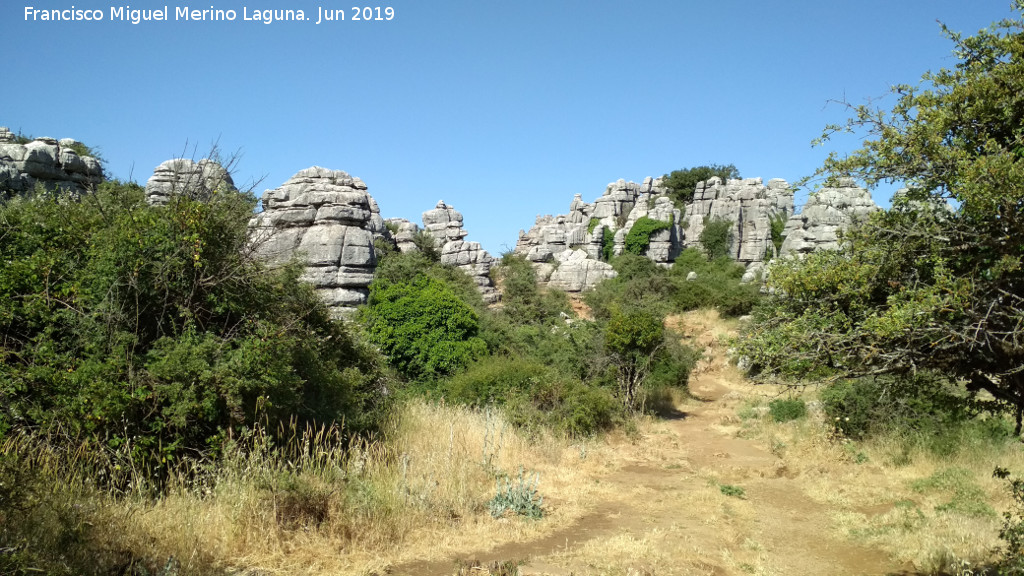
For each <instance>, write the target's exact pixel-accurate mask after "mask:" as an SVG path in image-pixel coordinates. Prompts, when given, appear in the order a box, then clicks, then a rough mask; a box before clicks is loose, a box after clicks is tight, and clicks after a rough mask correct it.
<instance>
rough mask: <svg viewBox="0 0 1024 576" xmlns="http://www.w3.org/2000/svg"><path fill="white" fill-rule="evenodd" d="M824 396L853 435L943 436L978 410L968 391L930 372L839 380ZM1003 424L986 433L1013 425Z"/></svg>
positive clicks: (829, 410) (832, 414)
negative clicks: (892, 433) (965, 392)
mask: <svg viewBox="0 0 1024 576" xmlns="http://www.w3.org/2000/svg"><path fill="white" fill-rule="evenodd" d="M821 400H822V403H823V404H824V408H825V414H826V415H827V416H828V417H829V418H830V419H831V420H832V421H833V422H834V423H835V426H836V427H837V428H838V429H839V430H841V431H842V432H843V434H845V435H846V436H848V437H850V438H854V439H863V438H866V437H869V436H871V435H875V434H880V433H887V432H893V431H899V432H901V433H922V434H923V435H924V436H930V437H932V438H935V439H939V440H940V441H941V438H940V437H941V435H942V434H948V433H951V432H953V431H955V430H956V429H958V428H960V427H962V426H963V425H965V424H966V423H968V422H969V421H971V419H972V416H974V414H975V413H976V411H974V410H972V404H971V403H970V402H968V400H967V398H966V397H965V394H964V393H962V392H957V391H955V390H951V389H950V388H949V385H948V384H946V383H945V382H944V381H943V379H941V378H939V377H937V376H935V375H932V374H927V373H920V374H918V375H916V376H900V377H897V376H888V377H869V378H858V379H851V380H844V381H840V382H837V383H835V384H832V385H830V386H829V387H827V388H825V389H824V390H822V392H821ZM1002 428H1003V427H1002V426H999V425H996V426H995V427H994V428H991V429H990V430H989V431H988V432H986V434H990V435H994V436H996V437H998V436H1000V435H1004V434H1005V433H1006V432H1008V430H1002V431H1000V429H1002ZM934 445H936V446H938V444H934Z"/></svg>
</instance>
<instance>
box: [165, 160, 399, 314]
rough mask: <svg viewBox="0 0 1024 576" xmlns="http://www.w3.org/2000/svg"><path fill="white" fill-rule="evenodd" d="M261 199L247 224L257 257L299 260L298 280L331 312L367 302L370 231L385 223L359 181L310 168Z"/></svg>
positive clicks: (371, 268) (372, 256)
mask: <svg viewBox="0 0 1024 576" xmlns="http://www.w3.org/2000/svg"><path fill="white" fill-rule="evenodd" d="M165 164H166V163H165ZM262 203H263V212H261V213H260V214H258V215H257V216H256V217H254V218H253V219H252V220H251V221H250V223H249V227H250V236H251V238H252V241H253V243H254V244H255V246H256V249H257V251H258V253H259V254H260V255H262V256H263V257H264V258H266V259H267V260H268V261H270V262H272V263H283V262H287V261H289V260H291V259H292V258H296V257H297V258H299V259H301V260H302V261H303V262H304V263H305V264H306V268H305V271H304V272H303V275H302V279H303V280H305V281H307V282H309V283H311V284H312V285H313V287H314V288H315V289H316V291H317V293H318V294H319V295H320V297H321V298H322V299H323V300H324V302H325V303H326V304H327V306H328V307H329V308H331V311H332V313H334V314H335V315H336V316H341V315H344V314H345V313H347V312H349V311H351V310H352V309H353V308H354V307H355V306H358V305H359V304H363V303H365V302H366V297H367V295H368V294H369V291H368V287H369V285H370V282H372V281H373V273H374V270H375V269H376V266H377V258H376V254H375V253H374V249H373V239H374V235H375V234H381V233H383V232H382V231H384V230H385V227H384V221H383V219H381V218H380V210H379V209H378V207H377V203H376V202H375V201H374V200H373V198H371V197H370V195H369V194H368V193H367V187H366V184H365V183H363V181H362V180H360V179H359V178H353V177H352V176H349V175H348V174H347V173H345V172H342V171H340V170H339V171H335V170H328V169H326V168H321V167H319V166H314V167H312V168H306V169H305V170H302V171H300V172H298V173H297V174H295V175H294V176H292V177H291V178H289V179H288V181H287V182H285V183H284V184H283V185H282V186H281V187H280V188H276V189H274V190H267V191H266V192H264V193H263V199H262Z"/></svg>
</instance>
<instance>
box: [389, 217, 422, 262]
mask: <svg viewBox="0 0 1024 576" xmlns="http://www.w3.org/2000/svg"><path fill="white" fill-rule="evenodd" d="M384 223H385V227H386V228H387V230H388V236H389V238H390V240H391V242H394V244H395V246H397V247H398V250H399V251H400V252H402V253H403V254H404V253H406V252H415V251H417V250H419V248H417V247H416V244H415V242H413V238H415V237H416V233H418V232H419V231H420V227H419V225H418V224H416V223H415V222H410V221H408V220H406V219H405V218H388V219H387V220H385V221H384Z"/></svg>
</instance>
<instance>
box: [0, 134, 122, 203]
mask: <svg viewBox="0 0 1024 576" xmlns="http://www.w3.org/2000/svg"><path fill="white" fill-rule="evenodd" d="M77 144H78V142H77V141H75V140H73V139H71V138H64V139H61V140H59V141H58V140H55V139H53V138H46V137H42V138H36V139H35V140H33V141H31V142H28V143H25V144H18V143H17V138H16V137H15V135H14V134H12V133H11V131H10V130H9V129H7V128H6V127H0V197H3V196H6V195H10V194H23V193H26V192H31V191H32V190H34V189H35V187H36V185H37V184H39V185H42V186H43V188H45V189H47V190H61V191H65V192H70V193H72V194H82V193H84V192H85V191H86V190H89V189H91V188H94V187H95V186H97V185H98V184H99V183H100V182H102V181H103V167H102V166H101V165H100V162H99V160H97V159H96V158H93V157H92V156H79V155H78V153H76V152H75V150H74V149H73V148H74V146H75V145H77Z"/></svg>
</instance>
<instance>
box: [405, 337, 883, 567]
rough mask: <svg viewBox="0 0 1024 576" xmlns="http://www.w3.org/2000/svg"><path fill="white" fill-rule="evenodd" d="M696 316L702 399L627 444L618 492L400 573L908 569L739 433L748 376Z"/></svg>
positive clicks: (696, 388) (696, 384)
mask: <svg viewBox="0 0 1024 576" xmlns="http://www.w3.org/2000/svg"><path fill="white" fill-rule="evenodd" d="M677 321H678V322H680V323H683V322H684V320H682V319H677ZM691 322H692V320H691ZM697 324H698V325H697V326H692V325H690V326H686V328H687V331H688V332H689V333H691V334H692V333H694V331H697V332H699V333H700V334H699V337H698V338H697V339H695V341H694V342H692V343H693V344H696V345H699V346H702V347H704V348H705V350H706V355H707V357H708V358H709V360H708V361H705V363H704V365H702V366H699V367H698V370H697V371H695V372H696V373H695V375H694V376H693V377H691V384H690V390H691V392H692V394H694V395H695V396H697V397H698V400H695V401H689V402H687V403H685V404H684V405H681V406H678V407H677V412H676V413H675V414H674V415H673V416H672V417H670V419H668V420H667V421H665V422H663V423H659V424H657V425H656V426H654V427H653V429H652V431H651V432H649V433H647V434H646V435H645V437H644V438H642V439H640V440H639V441H637V442H635V443H633V444H625V445H624V446H623V447H622V450H623V461H622V464H621V466H620V467H619V468H618V469H617V470H616V471H615V472H613V473H611V474H610V475H609V476H607V477H605V478H602V479H601V480H600V481H601V483H602V484H605V483H610V484H611V486H612V487H613V490H612V492H611V493H614V494H616V495H617V497H616V498H615V499H613V500H607V501H598V502H594V504H593V506H592V508H591V510H590V511H589V512H588V513H586V514H585V515H584V516H583V517H581V518H579V519H578V520H577V521H575V522H574V523H572V524H571V525H567V526H565V527H564V528H561V529H558V530H557V531H555V532H554V533H551V534H549V535H548V536H546V537H544V538H541V539H538V540H534V541H529V542H507V543H503V544H500V545H498V546H497V547H493V548H490V549H482V550H467V551H465V553H464V554H460V555H459V557H458V558H450V559H448V560H445V561H438V562H421V563H415V564H408V565H404V566H399V567H396V568H394V569H393V570H391V571H390V573H392V574H416V575H436V576H446V575H450V574H453V572H454V568H453V566H454V565H455V561H457V560H461V561H468V560H476V561H479V562H480V563H481V564H488V563H492V562H495V561H507V560H516V561H526V562H527V563H526V564H525V565H523V566H521V567H520V573H521V574H523V575H524V576H525V575H541V574H544V575H552V576H561V575H569V574H575V575H583V574H623V575H624V576H631V575H637V576H653V575H657V576H664V575H670V574H708V575H733V574H737V575H738V574H778V575H787V576H788V575H819V574H820V575H825V574H828V575H835V576H839V575H861V574H864V575H882V574H891V573H895V572H897V571H898V567H897V566H895V565H893V564H892V563H891V562H890V561H889V560H888V559H887V558H886V556H885V555H884V554H882V553H880V552H878V551H876V550H872V549H870V548H865V547H862V546H858V545H856V544H853V543H850V542H847V541H844V540H842V539H840V538H838V537H837V536H835V535H834V530H833V529H832V528H831V526H830V511H829V510H828V509H827V507H826V506H825V505H823V504H820V503H818V502H816V501H815V500H813V499H812V498H810V497H809V496H808V495H807V493H806V487H805V486H804V485H803V484H802V479H801V477H800V475H799V473H797V472H794V471H791V470H789V469H787V467H786V465H785V463H784V461H783V460H781V459H780V458H778V457H776V456H775V455H773V454H772V453H771V451H770V448H769V447H767V446H763V445H761V444H760V443H758V442H756V441H753V440H748V439H744V438H740V437H738V436H737V433H736V432H737V430H738V429H739V428H738V424H737V418H736V416H735V413H736V405H737V404H738V400H737V399H738V398H739V397H740V396H741V394H742V391H743V390H744V389H749V384H746V383H744V382H743V381H742V378H741V377H740V376H739V375H738V374H737V373H736V372H735V370H734V369H733V368H731V367H729V366H728V365H727V363H726V362H725V360H724V351H723V350H722V349H721V348H722V347H723V344H722V343H721V342H722V339H721V338H720V336H721V335H722V330H723V328H722V325H721V323H720V322H708V323H705V324H706V325H700V322H698V323H697ZM740 491H742V492H740ZM473 573H476V572H473ZM479 573H480V574H486V571H480V572H479Z"/></svg>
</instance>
